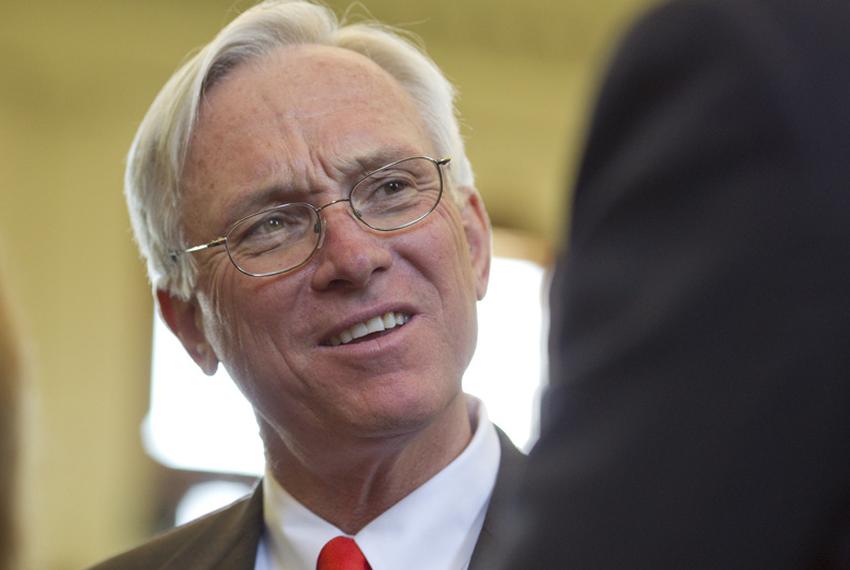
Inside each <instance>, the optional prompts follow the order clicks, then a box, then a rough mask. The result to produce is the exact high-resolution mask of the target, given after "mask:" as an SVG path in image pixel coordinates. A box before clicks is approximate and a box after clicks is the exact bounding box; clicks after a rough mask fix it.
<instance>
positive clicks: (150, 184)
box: [124, 0, 474, 299]
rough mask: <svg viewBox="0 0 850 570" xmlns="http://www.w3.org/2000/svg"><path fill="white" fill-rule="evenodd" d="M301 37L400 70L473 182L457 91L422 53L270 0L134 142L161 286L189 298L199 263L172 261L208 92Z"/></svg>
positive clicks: (156, 106) (215, 46)
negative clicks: (185, 177) (192, 146)
mask: <svg viewBox="0 0 850 570" xmlns="http://www.w3.org/2000/svg"><path fill="white" fill-rule="evenodd" d="M304 44H316V45H326V46H335V47H340V48H344V49H348V50H351V51H353V52H356V53H359V54H361V55H364V56H365V57H367V58H369V59H371V60H372V61H374V62H375V63H377V64H378V65H379V66H380V67H381V68H383V69H384V70H385V71H386V72H388V73H389V74H390V75H391V76H392V77H394V78H395V79H396V80H397V81H398V82H399V83H400V84H401V86H402V87H403V88H404V89H405V90H406V91H407V93H408V94H409V95H410V96H411V97H412V98H413V101H414V103H415V104H416V106H417V108H418V109H419V112H420V113H421V115H422V118H423V120H424V122H425V125H426V128H427V129H428V133H429V135H430V136H431V138H432V140H433V143H434V146H435V148H436V151H437V153H438V155H439V156H437V158H441V157H443V156H450V157H451V158H452V168H451V169H450V170H449V172H450V179H451V182H452V184H449V187H450V188H451V187H452V186H455V187H469V188H471V187H473V184H474V181H473V174H472V168H471V166H470V164H469V160H468V159H467V157H466V154H465V151H464V146H463V140H462V138H461V135H460V128H459V126H458V120H457V116H456V112H455V107H454V97H455V90H454V88H453V87H452V85H451V83H449V81H448V80H447V79H446V78H445V76H444V75H443V74H442V72H441V71H440V70H439V68H438V67H437V65H436V64H435V63H434V62H433V61H432V60H431V59H430V58H429V57H428V56H427V55H426V54H425V53H424V52H423V51H421V50H420V49H419V48H418V47H416V46H415V45H414V44H413V43H411V42H410V41H408V40H407V39H405V38H404V37H402V36H401V35H400V34H399V33H397V32H396V31H394V30H392V29H390V28H388V27H386V26H383V25H380V24H377V23H357V24H349V25H346V24H340V22H339V21H338V20H337V18H336V16H335V15H334V13H333V12H332V11H331V10H330V9H328V8H326V7H324V6H319V5H317V4H313V3H311V2H309V1H307V0H266V1H264V2H261V3H260V4H257V5H256V6H254V7H252V8H250V9H249V10H247V11H246V12H244V13H242V14H241V15H239V16H238V17H237V18H236V19H234V20H233V21H232V22H230V24H228V25H227V26H226V27H225V28H224V29H222V30H221V31H220V32H219V33H218V35H217V36H216V37H215V38H214V39H213V40H212V41H211V42H210V43H209V44H207V45H206V46H205V47H204V48H203V49H201V50H200V51H199V52H198V53H197V54H195V55H194V56H193V57H192V58H191V59H189V61H187V62H186V63H185V64H184V65H183V66H182V67H181V68H180V69H179V70H177V72H175V73H174V75H173V76H172V77H171V78H170V79H169V80H168V82H167V83H166V84H165V86H164V87H163V88H162V90H161V91H160V92H159V94H158V95H157V96H156V99H154V102H153V104H152V105H151V107H150V109H149V110H148V112H147V114H146V115H145V118H144V119H143V120H142V123H141V125H140V126H139V129H138V131H137V132H136V136H135V138H134V140H133V144H132V146H131V147H130V152H129V155H128V158H127V170H126V173H125V177H124V192H125V195H126V198H127V207H128V209H129V212H130V220H131V222H132V225H133V231H134V233H135V236H136V241H137V242H138V244H139V249H140V250H141V253H142V255H143V256H144V257H145V259H146V260H147V267H148V275H149V277H150V280H151V283H152V285H153V287H154V288H155V289H165V290H167V291H168V292H169V293H171V294H172V295H176V296H178V297H180V298H182V299H188V298H189V297H190V295H191V291H192V288H193V286H194V282H195V278H196V266H195V264H194V262H193V261H192V259H191V256H187V255H181V256H177V258H176V259H174V258H173V256H172V255H171V254H172V252H174V251H178V250H181V249H183V248H185V247H186V244H185V243H184V240H183V232H182V228H181V224H180V218H181V209H180V208H181V192H182V188H181V178H182V170H183V165H184V162H185V159H186V155H187V152H188V147H189V141H190V139H191V136H192V131H193V129H194V127H195V125H196V123H197V119H198V112H199V109H200V106H201V101H202V99H203V97H204V93H205V92H206V91H207V90H208V89H210V88H211V87H212V86H213V85H214V84H215V83H217V82H218V81H220V80H221V79H222V78H223V77H224V76H226V75H227V74H228V73H229V72H230V71H231V70H232V69H233V68H235V67H236V66H238V65H240V64H241V63H243V62H246V61H251V60H256V59H259V58H261V57H262V56H264V55H267V54H269V53H270V52H272V51H274V50H275V49H277V48H279V47H282V46H290V45H304ZM449 192H452V190H449ZM455 197H456V196H455Z"/></svg>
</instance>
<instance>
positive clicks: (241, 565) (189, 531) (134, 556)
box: [92, 429, 525, 570]
mask: <svg viewBox="0 0 850 570" xmlns="http://www.w3.org/2000/svg"><path fill="white" fill-rule="evenodd" d="M497 431H498V434H499V442H500V445H501V450H502V457H501V462H500V463H499V471H498V474H497V476H496V485H495V487H494V488H493V495H492V497H491V499H490V506H489V509H488V511H487V515H486V516H485V519H484V526H483V527H482V529H481V534H480V535H479V537H478V544H477V545H476V547H475V551H474V552H473V554H472V561H471V562H470V566H469V568H470V570H486V568H485V567H483V566H480V563H479V562H477V561H478V560H479V559H480V558H481V556H482V553H483V554H486V552H487V551H488V550H492V549H493V548H494V547H495V546H496V545H497V544H498V543H499V541H500V540H501V539H502V537H503V536H504V534H503V531H502V526H501V525H502V522H501V520H500V519H499V518H498V517H497V516H496V515H494V513H506V512H507V509H505V508H504V507H503V505H504V504H505V503H506V502H507V500H508V498H509V497H511V496H512V495H513V493H514V486H515V485H516V481H517V479H518V477H519V476H520V472H521V470H522V468H523V466H524V464H525V456H524V455H523V454H522V453H520V451H519V450H517V448H516V447H514V445H513V443H511V442H510V440H509V439H508V438H507V436H506V435H505V434H504V433H502V432H501V430H498V429H497ZM263 526H264V523H263V496H262V485H257V488H256V489H255V491H254V493H253V494H251V495H249V496H247V497H245V498H244V499H241V500H239V501H237V502H235V503H233V504H232V505H230V506H229V507H225V508H224V509H221V510H219V511H216V512H215V513H212V514H210V515H207V516H205V517H202V518H200V519H198V520H196V521H193V522H191V523H189V524H186V525H183V526H181V527H178V528H176V529H173V530H171V531H169V532H167V533H165V534H163V535H161V536H159V537H157V538H155V539H154V540H152V541H151V542H149V543H147V544H144V545H142V546H140V547H138V548H136V549H134V550H131V551H129V552H126V553H124V554H122V555H119V556H117V557H116V558H112V559H110V560H107V561H105V562H102V563H101V564H98V565H97V566H95V567H93V568H92V570H253V568H254V563H255V558H256V554H257V547H258V545H259V542H260V537H261V536H262V533H263ZM435 570H436V569H435Z"/></svg>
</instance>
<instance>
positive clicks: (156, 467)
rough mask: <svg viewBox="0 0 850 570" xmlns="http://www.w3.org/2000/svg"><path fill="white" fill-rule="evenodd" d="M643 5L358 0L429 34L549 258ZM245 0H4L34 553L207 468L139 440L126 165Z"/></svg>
mask: <svg viewBox="0 0 850 570" xmlns="http://www.w3.org/2000/svg"><path fill="white" fill-rule="evenodd" d="M647 3H648V0H596V1H594V2H584V1H573V2H563V1H560V0H525V1H524V2H521V3H516V2H507V1H504V0H496V1H492V0H491V1H484V0H464V1H462V2H460V1H457V0H421V1H419V2H397V1H395V0H368V1H367V2H365V7H366V8H367V9H368V11H369V13H371V14H372V15H373V16H374V17H375V18H377V19H379V20H381V21H383V22H385V23H390V24H394V25H397V26H399V27H402V28H404V29H407V30H409V31H411V32H413V33H415V34H417V35H418V36H419V37H420V38H421V40H422V42H423V43H424V45H425V47H426V48H427V49H428V51H429V53H430V54H431V55H432V57H433V58H434V59H435V60H436V61H437V63H438V64H439V65H440V66H441V67H442V69H443V70H444V71H445V72H446V74H447V75H448V77H449V78H450V79H451V80H452V81H453V82H454V83H455V84H456V85H457V87H458V88H459V91H460V99H459V103H458V104H459V108H460V111H461V114H462V117H463V131H464V135H465V137H466V140H467V148H468V153H469V156H470V158H471V160H472V164H473V167H474V168H475V171H476V174H477V182H478V184H477V185H478V187H479V190H480V191H481V193H482V194H483V196H484V199H485V202H486V203H487V206H488V209H489V211H490V216H491V218H492V221H493V223H494V225H496V226H497V227H498V228H499V231H498V234H497V238H496V253H497V254H500V255H504V256H507V257H512V258H516V257H519V258H526V259H530V260H532V261H534V262H535V263H537V264H539V265H542V266H545V265H546V264H547V263H548V262H549V260H550V259H551V255H552V252H553V250H554V249H555V248H556V247H557V244H558V243H559V241H560V237H561V236H562V235H563V233H564V232H565V231H566V223H565V219H564V215H565V213H566V203H567V199H568V196H567V193H566V190H565V189H566V188H568V186H569V183H570V182H571V180H572V179H573V177H574V175H575V172H574V170H575V166H576V163H577V159H578V156H579V150H580V146H581V143H582V141H583V136H584V132H585V128H586V127H587V123H588V120H589V106H590V102H591V100H592V95H593V94H594V90H595V87H596V85H597V84H598V81H599V79H600V73H601V71H602V69H603V67H604V63H605V61H606V57H607V55H608V54H609V53H610V51H611V49H612V48H613V45H612V42H613V41H614V40H615V39H616V37H617V35H618V34H619V32H620V31H621V30H622V28H623V26H624V25H625V24H626V23H627V22H628V21H629V20H630V19H631V18H632V17H633V16H634V14H635V13H636V12H637V11H638V10H640V9H642V8H644V7H645V6H646V4H647ZM250 4H251V2H235V3H234V1H233V0H203V1H201V0H181V1H180V2H173V1H169V0H147V1H144V2H141V1H131V0H75V1H73V2H66V1H60V0H44V1H42V2H4V3H3V18H0V50H2V60H0V260H2V264H0V267H2V268H3V274H2V275H0V281H2V283H3V289H4V290H5V291H6V294H7V295H6V296H7V297H8V298H9V299H11V300H12V303H13V305H14V306H13V309H14V313H15V315H16V317H17V318H16V321H17V323H16V324H17V331H16V333H15V334H16V336H17V337H18V338H19V339H20V342H19V343H18V344H20V345H22V347H23V353H24V355H25V362H24V366H23V370H24V372H23V380H24V386H23V388H24V389H23V393H24V396H25V400H26V402H27V405H26V406H25V413H24V414H23V415H24V426H23V427H24V429H23V431H24V438H25V439H24V445H23V451H24V463H23V467H22V469H23V475H22V480H23V482H24V484H23V485H22V491H21V503H22V506H23V509H22V515H21V525H20V526H21V528H22V535H23V538H24V544H23V555H22V566H21V567H22V568H26V569H35V570H65V569H76V568H81V567H84V566H86V565H89V564H91V563H93V562H95V561H96V560H98V559H101V558H103V557H105V556H107V555H109V554H112V553H115V552H117V551H119V550H121V549H124V548H127V547H129V546H131V545H133V544H136V543H138V542H140V541H141V540H143V539H144V538H145V537H147V536H149V535H150V534H151V532H153V530H154V529H157V528H162V527H163V526H168V525H169V524H171V523H172V522H173V507H174V503H175V501H176V500H177V497H178V495H179V494H180V493H182V492H183V491H185V490H186V489H187V488H188V487H189V486H190V483H191V482H196V481H202V480H205V476H204V475H203V474H199V473H193V472H192V470H191V469H189V470H186V469H183V470H180V469H175V468H174V466H167V465H163V461H162V460H161V458H156V459H155V458H154V456H156V454H155V453H154V454H152V453H151V452H150V450H151V448H150V445H148V447H147V448H146V447H145V446H144V445H143V443H142V435H141V434H142V428H141V426H142V424H143V421H144V419H145V418H146V416H147V415H148V411H149V406H150V403H151V370H152V364H151V362H152V358H151V350H152V346H153V344H152V334H151V333H152V329H153V324H152V315H153V307H152V302H151V295H150V291H149V286H148V283H147V280H146V276H145V273H144V267H143V264H142V262H141V261H140V260H139V258H138V254H137V253H136V250H135V246H134V245H133V243H132V237H131V233H130V226H129V221H128V218H127V214H126V212H125V208H124V201H123V196H122V193H121V192H122V172H123V167H124V156H125V153H126V151H127V148H128V146H129V144H130V141H131V138H132V136H133V133H134V131H135V129H136V126H137V125H138V123H139V121H140V120H141V118H142V116H143V115H144V113H145V111H146V110H147V107H148V105H149V104H150V102H151V101H152V99H153V97H154V95H155V94H156V93H157V91H158V90H159V88H160V87H161V86H162V84H163V83H164V82H165V80H166V79H167V78H168V77H169V76H170V74H171V73H172V72H173V71H174V70H175V69H176V67H177V66H178V64H179V63H180V62H181V61H183V59H184V57H185V56H186V54H187V53H188V52H190V51H191V50H193V49H194V48H196V47H198V46H200V45H202V44H203V43H205V42H206V41H208V40H209V39H210V38H211V37H212V36H213V35H214V34H215V33H216V32H217V30H218V29H220V28H221V27H222V26H223V25H224V24H225V23H226V22H228V21H229V20H230V19H232V18H233V16H234V15H235V14H237V13H239V12H240V11H241V10H243V9H244V8H246V7H247V6H249V5H250ZM329 4H330V5H331V6H332V7H334V8H335V9H336V10H337V11H338V12H340V11H344V10H345V8H346V7H347V6H348V4H349V2H347V1H346V2H342V1H340V2H337V1H332V2H329ZM363 11H364V10H363V8H362V7H361V8H358V9H356V12H358V13H362V12H363ZM533 380H534V381H535V382H536V381H537V379H533ZM0 413H2V412H0ZM523 437H524V436H523ZM529 441H530V440H528V439H527V438H526V439H524V440H523V442H521V443H523V444H526V443H528V442H529ZM0 469H6V466H3V465H0ZM219 479H221V477H219ZM230 479H232V480H233V481H235V482H242V481H244V479H245V475H244V474H234V475H233V476H232V477H230ZM169 517H172V518H169Z"/></svg>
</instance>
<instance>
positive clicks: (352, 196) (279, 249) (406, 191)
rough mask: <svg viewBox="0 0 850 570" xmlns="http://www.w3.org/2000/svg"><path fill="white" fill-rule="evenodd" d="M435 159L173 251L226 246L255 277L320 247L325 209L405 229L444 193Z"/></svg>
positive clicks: (394, 165)
mask: <svg viewBox="0 0 850 570" xmlns="http://www.w3.org/2000/svg"><path fill="white" fill-rule="evenodd" d="M449 161H451V159H450V158H443V159H441V160H435V159H433V158H430V157H427V156H412V157H410V158H403V159H401V160H397V161H395V162H391V163H390V164H387V165H386V166H382V167H381V168H378V169H377V170H373V171H371V172H369V173H367V174H366V175H365V176H363V178H361V179H360V180H359V181H358V182H357V183H356V184H354V186H352V188H351V190H350V191H349V192H348V198H340V199H339V200H334V201H332V202H328V203H327V204H325V205H324V206H319V207H316V206H313V205H312V204H308V203H306V202H294V203H291V204H283V205H281V206H275V207H274V208H269V209H267V210H263V211H261V212H257V213H254V214H251V215H249V216H246V217H244V218H242V219H240V220H237V221H236V222H235V223H234V224H233V225H232V226H230V229H229V230H227V233H226V234H225V235H223V236H221V237H218V238H216V239H214V240H212V241H210V242H207V243H204V244H200V245H195V246H192V247H190V248H187V249H184V250H183V251H175V252H172V253H171V258H172V260H175V261H176V260H177V257H178V256H179V255H181V254H186V253H196V252H198V251H202V250H205V249H209V248H212V247H219V246H222V245H223V246H224V247H225V248H226V249H227V255H228V256H229V257H230V261H231V262H233V265H235V266H236V269H238V270H239V271H241V272H242V273H244V274H246V275H251V276H253V277H268V276H270V275H279V274H281V273H286V272H288V271H294V270H295V269H298V268H299V267H301V266H302V265H304V264H305V263H307V262H308V261H310V259H311V258H312V257H313V255H314V254H315V253H316V251H318V250H319V248H321V247H322V243H323V241H324V237H325V223H326V222H325V219H324V218H323V217H322V216H321V213H322V210H324V209H325V208H328V207H330V206H333V205H334V204H338V203H340V202H348V206H349V207H350V208H351V212H352V213H353V214H354V217H355V218H356V219H358V220H360V221H361V222H362V223H363V224H364V225H366V226H367V227H369V228H371V229H373V230H377V231H380V232H391V231H394V230H400V229H402V228H407V227H410V226H412V225H413V224H415V223H417V222H420V221H422V220H423V219H424V218H425V217H426V216H427V215H428V214H430V213H431V212H433V211H434V209H435V208H436V207H437V204H439V203H440V197H441V196H442V195H443V171H442V168H441V167H442V166H445V165H446V164H448V163H449Z"/></svg>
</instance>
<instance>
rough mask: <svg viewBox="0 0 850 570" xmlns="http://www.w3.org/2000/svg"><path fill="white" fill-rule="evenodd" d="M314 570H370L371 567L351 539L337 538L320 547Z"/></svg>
mask: <svg viewBox="0 0 850 570" xmlns="http://www.w3.org/2000/svg"><path fill="white" fill-rule="evenodd" d="M316 570H372V567H371V566H369V563H368V562H366V557H365V556H363V553H362V552H360V547H358V546H357V543H356V542H354V540H353V539H351V538H347V537H345V536H338V537H336V538H332V539H331V540H329V541H328V543H327V544H326V545H324V546H323V547H322V551H321V552H319V559H318V560H317V561H316Z"/></svg>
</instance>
